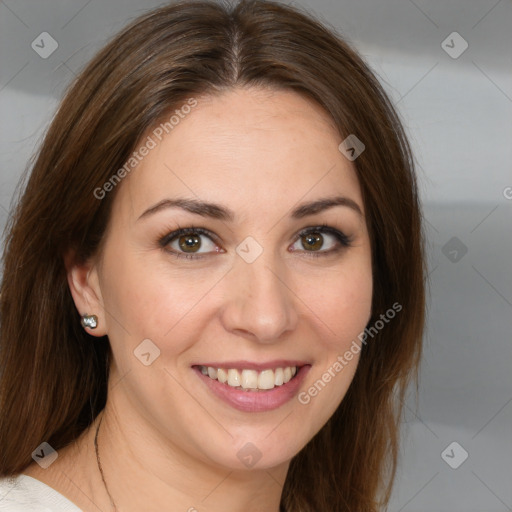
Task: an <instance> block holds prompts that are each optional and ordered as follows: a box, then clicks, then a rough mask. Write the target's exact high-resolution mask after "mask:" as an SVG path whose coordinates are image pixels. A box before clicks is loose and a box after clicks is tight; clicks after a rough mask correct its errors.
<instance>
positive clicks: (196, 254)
mask: <svg viewBox="0 0 512 512" xmlns="http://www.w3.org/2000/svg"><path fill="white" fill-rule="evenodd" d="M215 238H216V237H215V235H213V233H210V231H208V230H206V229H204V228H192V227H190V228H180V229H178V230H176V231H173V232H171V233H169V234H167V235H165V236H164V237H163V238H161V239H160V240H159V244H160V246H161V247H162V248H164V249H165V250H166V251H168V252H169V253H171V254H172V255H173V256H176V257H177V258H187V259H200V258H203V257H204V256H205V255H208V254H211V253H221V252H225V251H224V250H223V249H221V248H220V247H219V245H217V244H216V243H215V242H214V239H215ZM326 239H327V241H328V244H327V245H328V248H327V250H325V247H324V245H325V243H326V242H325V241H326ZM329 239H330V242H329ZM205 241H206V243H205ZM299 243H300V245H301V246H302V248H303V249H300V248H293V249H292V252H295V251H300V252H303V253H305V254H307V256H313V257H318V256H329V255H331V254H334V253H337V252H339V251H340V250H341V249H343V248H345V247H349V246H350V243H351V240H350V238H349V237H347V236H346V235H345V234H344V233H342V232H341V231H338V230H337V229H334V228H332V227H330V226H326V225H322V226H316V227H310V228H307V229H305V230H303V231H301V232H300V233H299V235H298V239H297V241H296V242H295V243H294V245H297V244H299ZM292 247H293V246H292Z"/></svg>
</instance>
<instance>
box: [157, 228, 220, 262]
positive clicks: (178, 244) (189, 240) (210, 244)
mask: <svg viewBox="0 0 512 512" xmlns="http://www.w3.org/2000/svg"><path fill="white" fill-rule="evenodd" d="M213 238H214V235H213V234H211V233H210V232H209V231H207V230H205V229H202V228H182V229H178V230H176V231H173V232H172V233H169V234H168V235H166V236H164V237H163V238H162V239H160V240H159V244H160V246H161V247H162V248H164V249H165V250H166V251H167V252H169V253H171V254H172V255H174V256H177V257H178V258H190V259H192V258H202V257H204V256H207V255H209V254H211V253H218V252H221V249H219V246H218V245H217V244H216V243H215V242H214V241H213Z"/></svg>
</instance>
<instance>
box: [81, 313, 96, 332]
mask: <svg viewBox="0 0 512 512" xmlns="http://www.w3.org/2000/svg"><path fill="white" fill-rule="evenodd" d="M80 323H81V324H82V327H83V328H84V329H85V328H86V327H89V329H96V327H98V317H97V316H96V315H87V314H85V315H82V320H81V322H80Z"/></svg>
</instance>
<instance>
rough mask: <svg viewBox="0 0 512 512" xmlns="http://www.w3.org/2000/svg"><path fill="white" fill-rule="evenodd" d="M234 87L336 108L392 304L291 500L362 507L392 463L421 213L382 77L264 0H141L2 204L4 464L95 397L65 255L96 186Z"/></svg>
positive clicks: (90, 406)
mask: <svg viewBox="0 0 512 512" xmlns="http://www.w3.org/2000/svg"><path fill="white" fill-rule="evenodd" d="M234 86H265V87H273V88H279V89H288V90H293V91H296V92H298V93H300V94H302V95H305V96H306V97H307V98H309V99H312V100H314V101H316V102H317V103H318V104H319V105H321V106H322V107H323V108H324V109H325V110H326V111H327V112H328V113H329V114H330V115H331V117H332V119H333V120H334V122H335V123H336V126H337V127H338V129H339V132H340V136H341V139H340V142H341V140H343V139H344V138H345V137H347V136H348V135H349V134H355V135H356V136H357V137H358V138H359V139H360V140H362V141H363V143H364V144H365V146H366V149H365V151H364V152H363V153H362V154H361V155H360V156H359V157H358V158H357V160H356V161H355V162H354V165H355V169H356V172H357V175H358V178H359V182H360V186H361V190H362V193H363V200H364V204H365V209H366V212H367V224H368V229H369V233H370V240H371V244H372V261H373V278H374V295H373V304H372V311H373V313H372V317H371V319H370V323H369V325H373V324H374V323H375V322H376V321H377V320H378V319H379V317H380V314H382V313H383V312H385V311H386V310H388V309H389V308H390V306H391V305H392V304H394V303H398V304H400V305H401V306H402V308H403V312H401V313H400V314H399V315H397V316H396V318H395V319H393V320H392V321H391V322H389V323H388V324H387V325H386V327H385V328H384V329H382V330H381V331H379V333H378V334H377V335H376V336H375V338H374V339H372V340H371V341H370V342H369V343H367V344H366V345H364V346H363V348H362V352H361V359H360V362H359V365H358V368H357V371H356V374H355V377H354V379H353V381H352V383H351V385H350V388H349V390H348V392H347V394H346V396H345V397H344V399H343V401H342V403H341V405H340V406H339V408H338V409H337V410H336V412H335V413H334V415H333V416H332V417H331V418H330V420H329V421H328V422H327V424H326V425H325V426H324V427H323V428H322V429H321V430H320V432H319V433H318V434H317V435H316V436H315V437H314V438H313V439H312V440H311V441H310V442H309V443H308V444H307V445H306V446H305V447H304V448H303V449H302V451H301V452H300V453H299V454H297V455H296V456H295V457H294V458H293V460H292V461H291V465H290V470H289V473H288V475H287V479H286V482H285V485H284V489H283V494H282V507H283V509H284V510H286V511H287V512H299V511H300V512H317V511H319V510H333V511H354V510H357V511H358V512H366V511H367V512H370V511H372V512H373V511H375V510H377V509H378V508H379V507H380V506H383V505H386V504H387V502H388V501H389V496H390V492H391V485H392V483H393V479H394V476H395V469H396V464H397V454H398V440H399V436H398V427H399V423H400V418H401V412H402V401H403V399H404V394H405V391H406V387H407V385H408V383H409V381H410V379H411V377H413V376H414V377H417V368H418V364H419V360H420V355H421V340H422V332H423V324H424V307H425V298H424V279H425V269H424V257H423V234H422V226H421V214H420V208H419V201H418V196H417V186H416V181H415V174H414V164H413V159H412V156H411V150H410V147H409V144H408V141H407V139H406V136H405V134H404V131H403V128H402V126H401V123H400V120H399V118H398V116H397V114H396V112H395V110H394V108H393V106H392V105H391V103H390V101H389V99H388V98H387V96H386V94H385V93H384V91H383V89H382V87H381V86H380V85H379V83H378V81H377V79H376V78H375V76H374V75H373V73H372V72H371V71H370V69H369V68H368V67H367V65H366V64H365V63H364V62H363V61H362V60H361V58H360V57H359V56H358V55H357V53H356V52H355V51H354V50H353V49H351V47H350V46H349V45H347V43H346V42H345V41H344V40H343V39H342V38H341V37H340V36H338V35H337V34H336V32H335V31H334V29H332V28H329V27H327V26H326V25H325V24H322V23H320V22H319V21H317V20H315V19H314V18H313V17H312V16H311V15H309V14H308V13H303V12H301V11H300V10H298V9H297V8H292V7H289V6H285V5H282V4H279V3H275V2H271V1H264V0H254V1H252V0H249V1H242V2H240V3H238V4H236V5H235V6H232V7H230V6H228V5H223V4H221V3H216V2H210V1H192V2H190V1H186V2H181V3H177V4H173V5H168V6H165V7H162V8H159V9H157V10H154V11H151V12H149V13H147V14H145V15H143V16H142V17H140V18H139V19H137V20H135V21H134V22H133V23H132V24H130V25H129V26H128V27H127V28H125V29H124V30H123V31H122V32H121V33H120V34H119V35H117V36H116V37H115V38H114V39H113V40H112V41H111V42H110V43H109V44H108V45H107V46H106V47H105V48H104V49H103V50H101V51H100V52H99V54H98V55H97V56H96V57H95V58H94V59H93V60H92V61H91V62H90V63H89V64H88V66H87V67H86V68H85V70H84V71H83V72H82V73H81V74H80V76H78V77H77V79H76V80H75V82H74V83H73V84H72V86H71V87H70V90H69V92H68V93H67V95H66V97H65V98H64V100H63V101H62V103H61V105H60V108H59V110H58V112H57V114H56V116H55V118H54V120H53V123H52V124H51V126H50V128H49V130H48V133H47V134H46V137H45V139H44V142H43V144H42V147H41V148H40V150H39V152H38V155H37V158H36V159H35V161H34V165H33V167H32V172H31V174H30V177H29V180H28V182H27V184H26V187H25V189H24V191H23V193H22V194H21V196H20V198H19V200H18V202H17V205H16V208H15V209H14V210H13V213H12V216H11V218H10V219H9V221H8V226H7V231H6V239H5V249H4V274H3V280H2V287H1V299H0V300H1V303H0V306H1V309H0V315H1V338H0V372H1V373H0V410H1V415H0V454H1V455H0V457H1V464H0V475H1V476H12V475H16V474H18V473H20V472H22V471H23V470H24V469H25V468H26V467H27V466H28V465H29V464H30V463H31V462H32V459H31V453H32V451H33V450H34V449H35V448H36V447H37V446H38V445H39V444H40V443H41V442H43V441H47V442H49V443H50V444H51V445H52V446H53V447H54V448H55V449H59V448H62V447H64V446H66V445H67V444H69V443H70V442H72V441H73V440H74V439H76V438H77V437H78V435H79V434H80V433H81V432H82V431H83V430H84V429H86V428H87V427H88V426H89V425H90V424H91V423H92V421H93V420H94V418H95V417H96V415H97V414H98V413H99V412H100V411H101V410H102V409H103V407H104V405H105V403H106V398H107V382H108V369H109V363H110V357H111V352H110V346H109V343H108V338H107V337H103V338H100V339H98V340H95V342H94V343H92V342H91V337H90V336H89V335H88V334H87V333H86V332H85V331H84V330H83V329H82V328H81V326H80V323H79V315H78V313H77V310H76V308H75V305H74V302H73V300H72V297H71V294H70V291H69V288H68V285H67V281H66V271H65V267H64V263H63V255H64V254H65V253H66V251H67V250H68V249H70V248H72V249H74V250H75V251H76V254H77V258H78V259H79V260H80V261H85V260H86V259H88V258H89V257H91V256H92V255H94V254H97V253H98V251H100V250H101V242H102V240H103V238H104V237H103V235H104V232H105V228H106V226H107V222H108V219H109V215H110V208H111V204H112V201H113V200H114V198H115V190H114V191H113V192H111V193H110V194H107V195H106V197H105V198H104V199H103V200H97V199H95V197H94V190H95V189H97V188H98V187H102V185H103V184H104V183H105V182H106V181H108V180H109V179H110V178H111V176H112V174H113V172H115V171H116V170H117V169H120V168H121V167H123V165H124V163H125V162H126V161H127V159H128V158H129V156H130V154H131V152H132V151H133V150H134V149H135V148H136V144H137V142H138V141H139V140H140V138H141V136H142V135H143V134H144V133H146V131H147V130H148V129H150V128H151V127H153V126H155V123H157V122H160V120H161V119H162V118H163V117H164V116H165V115H166V114H167V115H168V113H169V112H170V111H172V110H173V109H175V108H176V107H179V106H180V105H182V104H184V103H185V101H186V100H187V98H190V97H192V96H194V97H198V96H200V95H202V94H215V93H221V92H222V91H225V90H227V89H229V88H233V87H234Z"/></svg>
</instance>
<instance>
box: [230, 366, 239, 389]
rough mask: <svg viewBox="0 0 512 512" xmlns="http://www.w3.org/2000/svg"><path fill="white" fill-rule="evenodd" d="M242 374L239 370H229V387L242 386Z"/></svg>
mask: <svg viewBox="0 0 512 512" xmlns="http://www.w3.org/2000/svg"><path fill="white" fill-rule="evenodd" d="M240 380H241V379H240V374H239V373H238V370H228V385H229V386H232V387H234V388H236V387H238V386H240Z"/></svg>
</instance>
